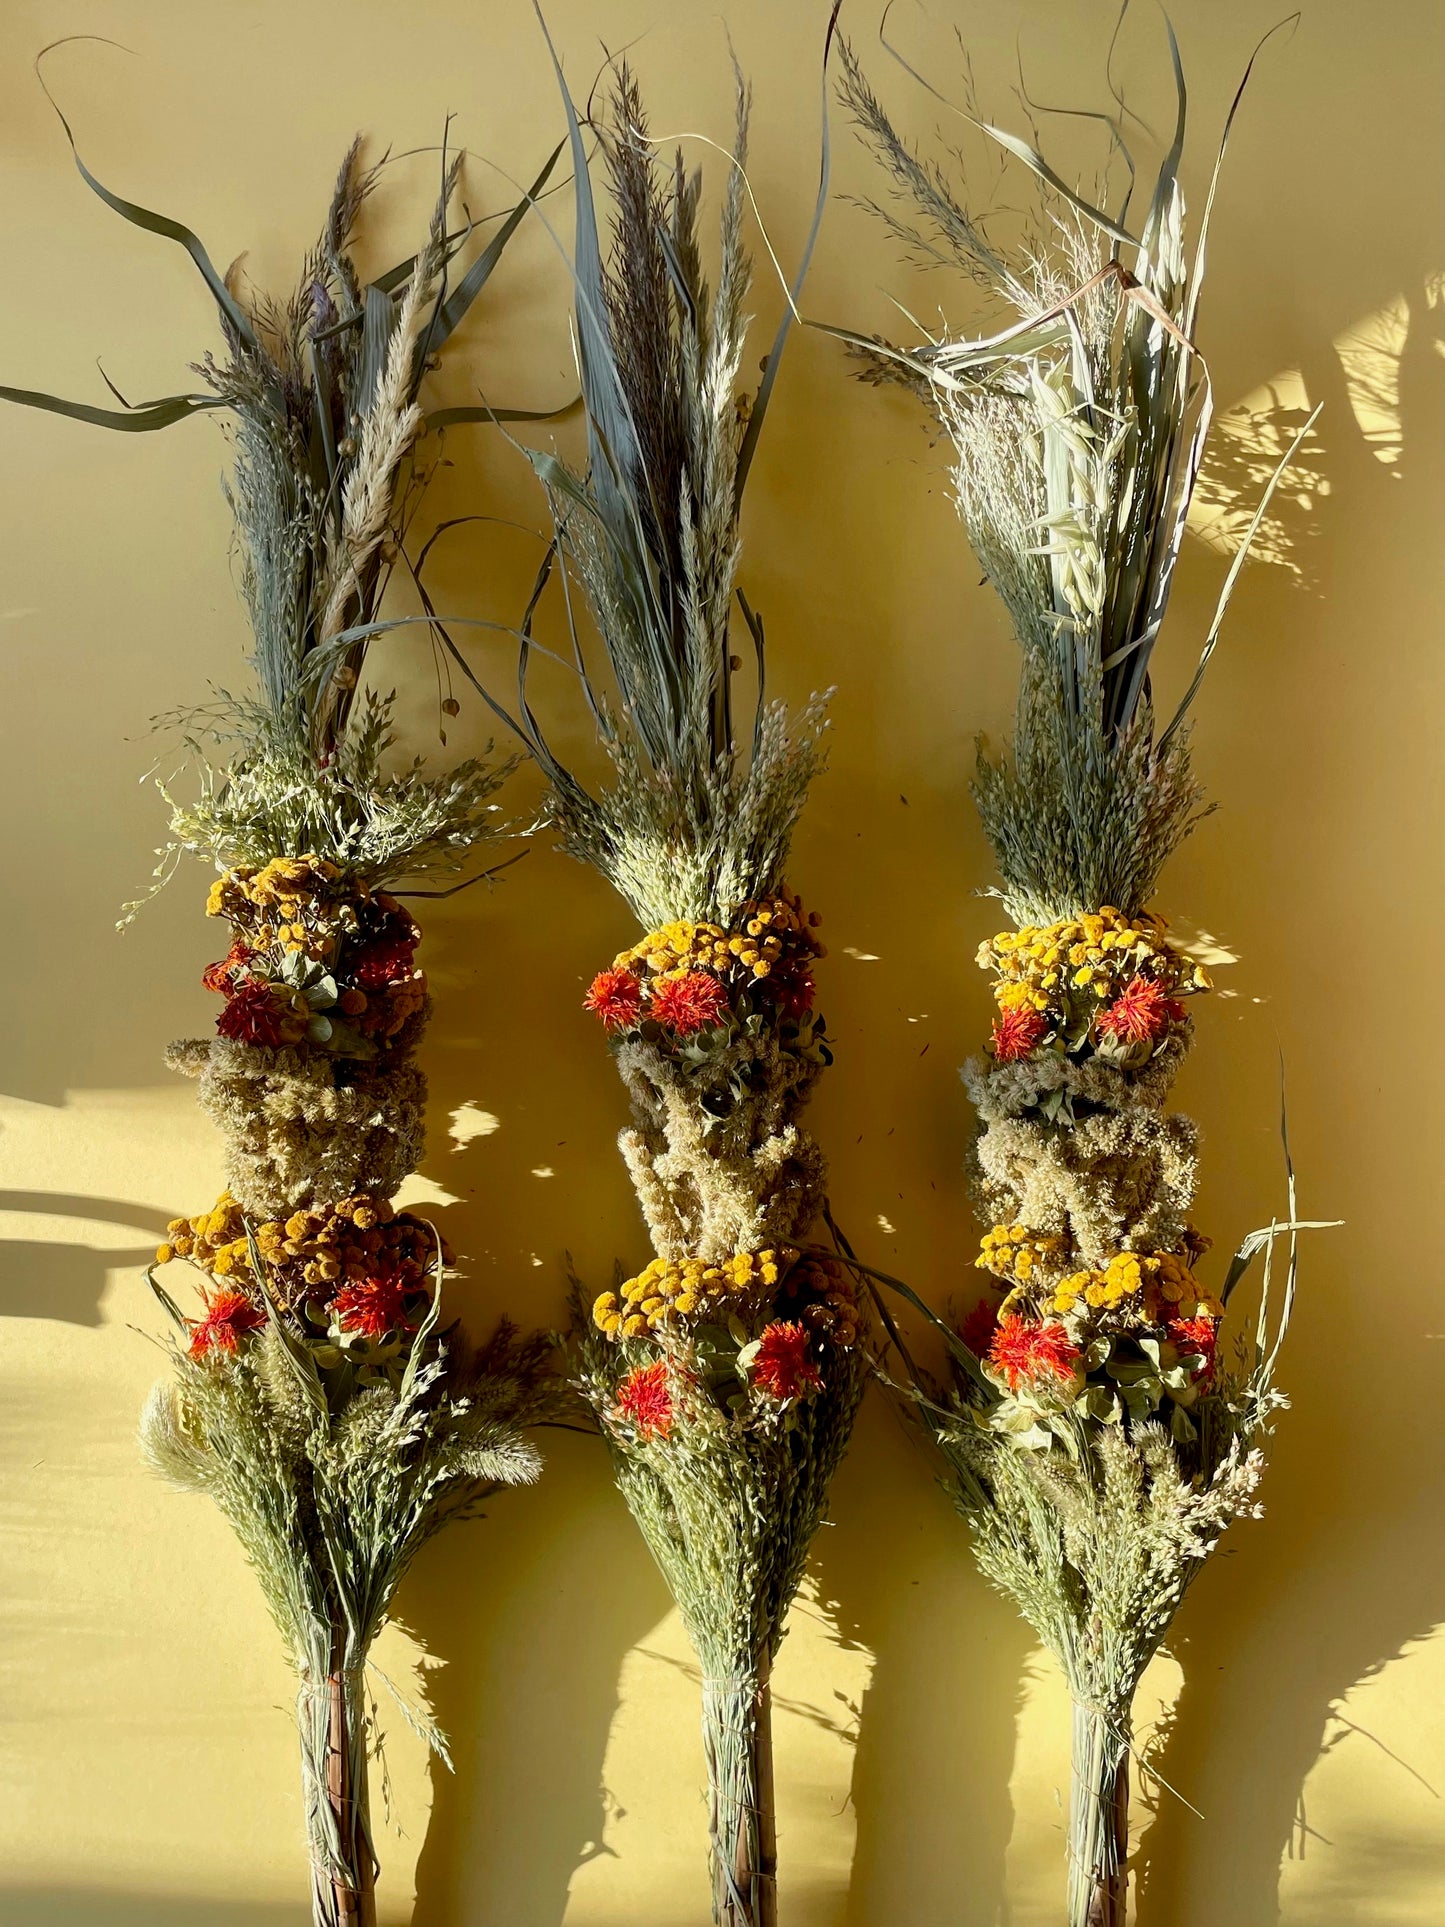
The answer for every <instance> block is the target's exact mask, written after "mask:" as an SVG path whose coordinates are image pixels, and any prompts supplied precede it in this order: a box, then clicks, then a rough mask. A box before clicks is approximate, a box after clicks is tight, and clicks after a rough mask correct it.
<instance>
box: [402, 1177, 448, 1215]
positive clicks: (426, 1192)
mask: <svg viewBox="0 0 1445 1927" xmlns="http://www.w3.org/2000/svg"><path fill="white" fill-rule="evenodd" d="M396 1201H397V1203H398V1204H399V1205H402V1206H404V1207H405V1208H406V1209H407V1210H410V1209H411V1208H412V1207H413V1206H414V1205H418V1204H460V1203H461V1199H460V1198H459V1197H457V1196H455V1195H454V1193H452V1192H450V1191H448V1190H447V1188H446V1186H445V1185H443V1184H437V1183H436V1182H435V1180H434V1179H432V1178H424V1177H422V1176H421V1175H420V1174H419V1173H417V1172H415V1171H414V1172H413V1173H412V1175H411V1176H410V1177H409V1178H407V1179H406V1180H405V1181H404V1182H403V1184H402V1187H401V1189H400V1190H399V1191H398V1192H397V1194H396Z"/></svg>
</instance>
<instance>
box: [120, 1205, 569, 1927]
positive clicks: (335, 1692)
mask: <svg viewBox="0 0 1445 1927" xmlns="http://www.w3.org/2000/svg"><path fill="white" fill-rule="evenodd" d="M392 1222H393V1223H396V1222H397V1221H396V1220H393V1221H392ZM418 1228H419V1230H421V1231H426V1230H427V1229H428V1228H427V1227H418ZM251 1251H252V1254H253V1263H252V1264H250V1265H248V1267H247V1269H246V1272H245V1274H244V1278H243V1282H242V1284H241V1286H240V1287H239V1288H238V1287H237V1285H236V1283H235V1279H236V1276H237V1274H235V1273H232V1274H229V1276H226V1277H222V1278H218V1279H217V1280H216V1284H215V1288H214V1289H213V1290H212V1291H211V1292H210V1294H209V1296H208V1298H207V1302H206V1304H205V1308H204V1312H203V1315H202V1316H201V1317H200V1318H199V1319H195V1320H192V1319H187V1318H186V1317H185V1316H184V1315H183V1314H182V1313H181V1311H180V1310H179V1308H178V1307H177V1305H176V1304H175V1303H174V1301H173V1300H172V1299H171V1298H170V1297H169V1295H168V1294H167V1293H166V1291H165V1290H164V1289H163V1288H162V1287H161V1286H160V1285H159V1284H158V1283H157V1282H156V1280H155V1279H154V1277H152V1281H151V1282H152V1285H153V1286H154V1288H155V1290H156V1293H157V1296H158V1298H159V1299H160V1301H161V1303H162V1304H163V1305H164V1306H165V1307H166V1309H167V1311H168V1313H169V1315H170V1317H171V1319H172V1320H173V1322H174V1324H175V1326H176V1329H177V1332H178V1334H179V1340H177V1339H175V1338H173V1339H172V1340H171V1341H169V1344H168V1349H169V1351H170V1353H171V1374H170V1377H169V1378H168V1379H167V1380H163V1381H162V1382H161V1383H159V1384H158V1385H157V1386H156V1387H155V1389H154V1391H153V1392H152V1393H151V1396H150V1399H149V1401H148V1402H147V1405H146V1408H145V1412H144V1415H143V1417H142V1420H141V1444H142V1449H143V1451H144V1453H145V1456H146V1458H147V1459H148V1460H149V1462H150V1464H151V1465H152V1466H153V1467H154V1468H155V1470H156V1471H158V1472H160V1473H161V1474H162V1476H163V1477H165V1478H166V1479H168V1480H169V1481H170V1482H171V1483H172V1484H173V1485H176V1486H178V1487H180V1488H182V1489H183V1490H186V1491H193V1492H202V1493H204V1494H206V1495H207V1497H209V1498H210V1499H212V1500H213V1501H214V1502H215V1504H216V1505H217V1506H218V1507H219V1508H220V1510H221V1512H222V1513H223V1514H224V1516H225V1518H226V1520H227V1521H228V1523H229V1524H230V1526H231V1528H232V1530H233V1531H234V1532H235V1534H236V1537H237V1538H238V1539H239V1540H240V1542H241V1546H242V1549H243V1551H244V1552H245V1554H246V1557H247V1559H248V1561H249V1562H250V1564H251V1566H252V1568H253V1570H254V1571H255V1574H256V1577H257V1579H258V1581H259V1582H260V1585H261V1590H262V1592H263V1594H264V1595H265V1599H266V1604H267V1606H268V1607H269V1608H270V1611H271V1616H272V1618H273V1619H274V1620H275V1622H276V1625H277V1628H278V1630H279V1631H280V1633H281V1635H282V1638H283V1639H284V1641H285V1643H286V1651H287V1656H288V1658H289V1660H290V1662H291V1665H292V1667H293V1668H294V1670H295V1673H296V1677H297V1700H296V1717H297V1725H298V1729H299V1733H300V1739H301V1759H302V1784H303V1795H304V1811H305V1817H306V1832H307V1840H308V1843H309V1847H310V1855H311V1872H312V1902H313V1915H312V1917H313V1920H314V1921H315V1922H316V1923H317V1927H343V1923H355V1927H374V1922H375V1918H376V1913H375V1881H376V1873H377V1861H376V1852H375V1846H374V1843H373V1839H372V1834H371V1828H370V1818H369V1808H368V1799H367V1769H368V1760H369V1757H370V1756H371V1755H373V1754H375V1753H376V1752H377V1750H378V1747H379V1744H380V1736H379V1732H378V1727H377V1722H376V1717H375V1707H374V1699H375V1695H374V1692H373V1690H372V1689H371V1687H370V1682H369V1681H368V1678H367V1674H368V1670H369V1669H370V1670H372V1671H374V1670H375V1669H374V1668H371V1664H370V1658H369V1655H370V1651H371V1647H372V1644H373V1642H374V1640H375V1639H376V1636H377V1634H378V1633H379V1632H380V1631H381V1629H382V1626H383V1625H384V1624H385V1622H386V1618H387V1614H388V1612H389V1610H390V1606H391V1601H392V1598H393V1595H394V1594H395V1591H396V1588H397V1586H398V1585H399V1584H400V1582H401V1580H402V1578H403V1577H404V1576H405V1574H406V1572H407V1570H408V1568H409V1567H410V1565H411V1563H412V1561H413V1559H414V1558H415V1557H416V1555H417V1553H418V1552H419V1551H420V1550H421V1548H422V1546H424V1545H425V1544H426V1542H427V1541H428V1540H429V1539H430V1538H431V1537H432V1536H433V1535H434V1534H435V1533H437V1532H439V1531H440V1530H441V1528H442V1527H443V1526H444V1525H446V1524H448V1523H449V1522H450V1521H452V1520H456V1519H465V1518H473V1517H478V1516H480V1513H481V1508H482V1506H483V1504H484V1502H485V1501H486V1500H487V1499H488V1498H489V1497H491V1496H492V1495H493V1494H494V1493H497V1492H499V1491H501V1490H502V1489H503V1488H505V1487H507V1486H514V1485H525V1484H530V1483H531V1482H532V1481H534V1480H535V1479H536V1477H537V1475H538V1472H539V1471H540V1469H541V1460H540V1458H539V1457H538V1454H537V1452H536V1450H535V1448H534V1447H533V1446H532V1445H531V1444H530V1443H529V1441H528V1440H527V1438H526V1436H525V1432H524V1428H525V1427H527V1426H530V1425H536V1424H539V1423H546V1422H548V1421H549V1420H553V1419H555V1418H557V1417H559V1416H560V1415H561V1413H562V1411H563V1410H564V1409H565V1401H566V1399H567V1393H566V1388H565V1387H564V1386H563V1385H562V1383H561V1381H560V1380H559V1379H558V1377H557V1375H556V1373H555V1370H554V1369H553V1364H552V1356H553V1354H552V1347H551V1344H550V1341H549V1340H548V1339H547V1338H546V1337H544V1336H542V1335H536V1336H533V1337H530V1338H522V1337H520V1336H519V1335H518V1334H517V1332H516V1331H515V1330H514V1329H513V1328H512V1327H511V1326H510V1325H507V1324H505V1323H504V1324H503V1325H501V1326H500V1327H499V1329H498V1330H497V1332H496V1333H495V1335H494V1336H493V1338H492V1339H491V1341H490V1343H489V1344H488V1345H487V1346H486V1348H485V1349H484V1350H483V1351H482V1352H481V1353H479V1354H476V1355H469V1354H468V1352H467V1349H466V1347H465V1344H464V1342H463V1341H462V1340H461V1338H460V1336H459V1335H458V1334H456V1333H446V1334H439V1333H438V1332H437V1330H436V1324H437V1315H438V1309H439V1304H440V1299H439V1295H438V1294H439V1290H440V1270H441V1266H440V1257H439V1254H438V1262H437V1264H436V1266H435V1272H436V1276H434V1277H432V1278H428V1277H427V1275H426V1273H425V1272H424V1271H422V1270H421V1268H420V1267H419V1266H416V1265H415V1264H413V1267H412V1270H411V1272H410V1275H408V1276H407V1278H406V1279H405V1281H404V1283H403V1282H401V1281H399V1279H398V1277H397V1275H396V1274H394V1273H389V1272H386V1271H374V1272H372V1273H371V1274H370V1275H369V1276H368V1277H365V1278H361V1277H358V1276H357V1275H353V1276H352V1278H351V1279H350V1281H349V1282H348V1283H346V1284H343V1285H342V1286H341V1288H340V1289H338V1288H337V1285H336V1283H335V1282H334V1281H333V1282H331V1283H329V1284H326V1285H323V1286H322V1287H321V1288H320V1289H319V1290H318V1289H316V1288H312V1290H311V1294H310V1295H309V1296H306V1297H304V1298H302V1299H301V1300H300V1301H299V1302H296V1301H293V1302H289V1303H288V1302H284V1300H285V1297H286V1294H285V1290H284V1288H283V1285H282V1282H281V1279H280V1277H279V1276H278V1274H277V1272H276V1271H275V1270H274V1269H273V1268H272V1266H271V1265H270V1263H269V1261H268V1260H267V1259H266V1258H265V1257H264V1256H263V1255H262V1254H261V1251H260V1249H259V1248H258V1246H257V1245H256V1242H255V1237H254V1235H253V1237H252V1242H251ZM171 1255H174V1250H173V1248H172V1249H170V1250H163V1252H162V1256H166V1257H168V1256H171ZM213 1276H214V1274H213ZM328 1300H329V1302H328ZM377 1677H378V1678H381V1677H382V1676H381V1675H377ZM383 1683H385V1684H387V1685H388V1687H389V1688H390V1690H391V1691H392V1692H393V1693H394V1694H395V1688H391V1687H390V1682H386V1681H383ZM397 1698H398V1703H399V1705H400V1706H401V1709H402V1712H403V1715H404V1717H405V1718H406V1719H407V1721H408V1723H409V1724H411V1725H412V1726H413V1728H414V1730H415V1731H417V1732H418V1733H419V1734H421V1735H422V1737H424V1738H425V1739H426V1740H427V1742H428V1744H429V1745H431V1746H432V1747H433V1748H434V1749H435V1750H436V1751H437V1752H438V1753H439V1754H440V1755H441V1757H442V1758H443V1759H446V1757H447V1754H446V1744H445V1741H444V1739H443V1738H442V1736H441V1735H440V1734H439V1733H438V1732H437V1731H436V1729H435V1727H434V1726H432V1724H431V1722H430V1721H429V1720H428V1719H427V1718H426V1716H425V1715H424V1714H422V1713H420V1712H419V1711H418V1710H417V1709H414V1708H411V1707H409V1706H407V1705H406V1703H405V1701H403V1700H401V1699H400V1696H399V1695H397Z"/></svg>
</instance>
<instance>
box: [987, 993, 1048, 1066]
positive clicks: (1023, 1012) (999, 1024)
mask: <svg viewBox="0 0 1445 1927" xmlns="http://www.w3.org/2000/svg"><path fill="white" fill-rule="evenodd" d="M1048 1027H1049V1020H1048V1018H1047V1017H1045V1016H1044V1014H1043V1012H1042V1011H1041V1010H1030V1009H1029V1007H1028V1005H1027V1004H1009V1005H1008V1006H1007V1007H1006V1008H1005V1009H1003V1010H1001V1011H1000V1012H999V1014H998V1016H997V1017H996V1018H995V1019H994V1024H993V1036H992V1038H991V1039H990V1048H991V1050H992V1051H993V1054H994V1056H995V1057H996V1058H997V1059H998V1061H999V1063H1000V1064H1012V1063H1013V1062H1014V1060H1015V1059H1016V1058H1019V1057H1027V1056H1028V1054H1029V1052H1030V1051H1031V1050H1032V1049H1033V1048H1034V1046H1035V1045H1036V1044H1037V1043H1038V1042H1039V1040H1040V1038H1041V1037H1042V1036H1043V1034H1044V1032H1045V1031H1046V1030H1047V1029H1048Z"/></svg>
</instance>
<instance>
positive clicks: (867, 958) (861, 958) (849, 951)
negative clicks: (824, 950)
mask: <svg viewBox="0 0 1445 1927" xmlns="http://www.w3.org/2000/svg"><path fill="white" fill-rule="evenodd" d="M843 955H844V956H845V957H851V958H852V959H853V960H854V962H855V963H881V962H882V961H883V959H882V958H881V957H877V956H875V955H874V954H873V952H872V951H871V950H855V949H854V948H853V946H852V944H851V943H850V944H847V945H846V946H845V947H844V950H843Z"/></svg>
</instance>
